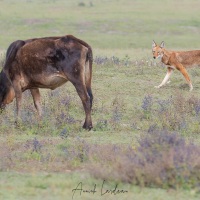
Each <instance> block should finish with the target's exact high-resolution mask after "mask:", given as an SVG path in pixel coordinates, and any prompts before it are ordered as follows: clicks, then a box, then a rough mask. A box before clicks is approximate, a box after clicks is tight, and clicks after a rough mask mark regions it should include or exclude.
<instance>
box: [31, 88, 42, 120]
mask: <svg viewBox="0 0 200 200" xmlns="http://www.w3.org/2000/svg"><path fill="white" fill-rule="evenodd" d="M30 91H31V95H32V97H33V102H34V105H35V108H36V110H37V113H38V115H39V118H40V117H41V116H42V108H41V102H40V91H39V89H38V88H36V89H30Z"/></svg>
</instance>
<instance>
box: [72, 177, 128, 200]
mask: <svg viewBox="0 0 200 200" xmlns="http://www.w3.org/2000/svg"><path fill="white" fill-rule="evenodd" d="M105 182H106V181H105V180H104V181H103V182H102V185H101V188H100V190H98V189H97V185H96V183H95V184H94V186H93V187H92V188H91V189H85V188H83V183H82V182H80V183H78V185H77V186H76V188H74V189H72V199H73V198H74V196H75V194H79V195H80V196H81V195H82V193H89V194H93V195H94V194H100V196H104V195H106V194H110V195H119V194H124V193H128V191H127V190H124V189H119V188H118V184H115V186H114V188H112V189H106V188H105Z"/></svg>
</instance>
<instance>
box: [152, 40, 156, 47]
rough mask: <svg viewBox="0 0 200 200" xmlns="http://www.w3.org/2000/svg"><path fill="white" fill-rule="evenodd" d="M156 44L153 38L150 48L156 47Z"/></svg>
mask: <svg viewBox="0 0 200 200" xmlns="http://www.w3.org/2000/svg"><path fill="white" fill-rule="evenodd" d="M156 46H157V44H156V42H155V41H154V40H153V42H152V49H153V48H154V47H156Z"/></svg>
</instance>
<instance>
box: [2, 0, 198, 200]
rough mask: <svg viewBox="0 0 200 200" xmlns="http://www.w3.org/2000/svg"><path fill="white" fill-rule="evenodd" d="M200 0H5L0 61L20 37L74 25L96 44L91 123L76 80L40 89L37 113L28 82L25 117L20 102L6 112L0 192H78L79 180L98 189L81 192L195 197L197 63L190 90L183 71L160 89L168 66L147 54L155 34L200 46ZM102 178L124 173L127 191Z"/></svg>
mask: <svg viewBox="0 0 200 200" xmlns="http://www.w3.org/2000/svg"><path fill="white" fill-rule="evenodd" d="M199 7H200V2H199V1H196V0H191V1H186V0H183V1H179V0H167V1H165V2H161V1H157V0H155V1H150V0H144V1H139V0H133V1H132V0H109V1H106V0H93V1H89V0H88V1H87V0H86V1H80V0H68V1H64V0H41V1H39V0H18V1H14V0H1V1H0V51H1V61H2V63H3V60H4V56H5V51H6V49H7V47H8V46H9V44H10V43H11V42H12V41H14V40H17V39H27V38H32V37H43V36H52V35H65V34H73V35H75V36H77V37H79V38H81V39H83V40H85V41H87V42H88V43H89V44H90V45H91V46H92V47H93V51H94V65H93V84H92V89H93V94H94V105H93V113H92V118H93V125H94V128H93V130H91V131H89V132H88V131H85V130H83V129H82V128H81V126H82V124H83V120H84V113H83V108H82V105H81V101H80V99H79V97H78V96H77V94H76V91H75V89H74V87H73V86H72V84H71V83H67V84H65V85H63V86H62V87H60V88H58V89H56V90H54V91H50V90H41V91H42V107H43V111H44V116H43V119H42V120H40V121H38V119H37V114H36V112H35V108H34V105H33V103H32V99H31V96H30V94H29V91H26V92H25V93H24V94H23V97H24V98H23V108H22V121H21V124H20V126H19V127H17V128H16V126H15V123H14V121H15V102H13V103H11V104H10V105H8V106H7V108H6V110H5V111H3V113H2V114H1V115H0V124H1V126H0V158H1V159H0V199H42V198H45V199H72V196H73V192H72V189H75V188H76V187H77V185H78V184H79V183H80V182H82V183H83V189H87V190H89V189H90V190H91V189H94V185H95V184H96V185H97V187H96V190H97V192H96V193H94V194H93V193H84V192H82V193H81V195H80V191H77V192H76V193H75V196H74V199H76V200H77V199H81V200H82V199H83V200H84V199H85V200H86V199H93V200H97V199H102V200H103V199H106V200H107V199H133V200H137V199H138V200H139V199H142V200H143V199H144V200H146V199H148V200H149V199H152V200H155V199H158V200H167V199H170V200H171V199H176V200H179V199H180V200H184V199H199V198H200V177H199V174H200V93H199V91H200V79H199V76H200V69H197V68H195V69H190V70H188V72H189V74H190V77H191V80H192V82H193V86H194V90H193V91H192V92H189V87H188V85H187V84H186V82H185V80H184V78H183V76H182V75H181V74H180V73H179V72H178V71H175V72H174V74H173V75H172V78H171V83H170V84H168V85H166V86H165V87H163V88H161V89H156V88H154V86H156V85H159V84H160V82H161V81H162V79H163V78H164V76H165V73H166V69H165V67H164V66H162V64H161V63H160V62H159V61H155V60H153V59H152V55H151V42H152V39H154V40H155V41H158V42H161V41H162V40H164V41H165V42H166V46H167V48H169V49H198V48H200V37H199V33H200V25H199V24H200V17H199ZM162 138H164V139H163V140H162ZM190 143H193V144H192V145H191V144H190ZM147 152H150V153H152V155H148V156H147V157H146V153H147ZM159 153H161V154H159ZM133 155H134V157H132V156H133ZM138 157H140V158H141V159H143V161H144V163H143V166H145V167H143V168H142V167H141V166H140V164H136V163H137V162H136V160H137V159H138ZM156 158H157V159H156ZM149 160H150V161H149ZM165 161H166V162H165ZM168 161H169V162H168ZM152 163H154V165H153V164H152ZM163 163H164V164H163ZM128 166H131V167H128ZM136 168H137V170H138V171H137V173H136V174H134V173H135V172H136V171H134V170H135V169H136ZM139 169H140V170H139ZM159 170H161V171H162V170H163V171H164V178H163V177H161V176H160V175H159V174H156V172H159ZM138 174H140V176H138ZM151 174H152V176H150V175H151ZM166 177H168V178H167V179H166ZM103 180H106V183H105V185H104V186H105V187H104V189H105V190H106V189H108V190H112V189H113V188H115V186H116V184H117V183H119V185H118V189H121V190H124V191H128V192H127V193H126V192H125V193H121V194H117V195H115V194H110V193H109V194H104V195H102V191H101V188H102V183H103ZM105 190H103V191H105Z"/></svg>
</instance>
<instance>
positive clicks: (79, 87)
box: [72, 81, 92, 130]
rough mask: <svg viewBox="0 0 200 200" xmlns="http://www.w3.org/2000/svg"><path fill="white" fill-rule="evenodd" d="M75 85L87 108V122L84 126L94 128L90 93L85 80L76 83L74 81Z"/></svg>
mask: <svg viewBox="0 0 200 200" xmlns="http://www.w3.org/2000/svg"><path fill="white" fill-rule="evenodd" d="M72 83H73V82H72ZM73 85H74V86H75V88H76V91H77V93H78V95H79V97H80V99H81V101H82V103H83V107H84V110H85V115H86V117H85V123H84V124H83V128H84V129H87V130H90V129H91V128H92V118H91V107H92V105H91V99H90V95H89V94H88V91H87V89H86V86H85V84H84V83H83V82H79V81H76V82H75V83H73Z"/></svg>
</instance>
